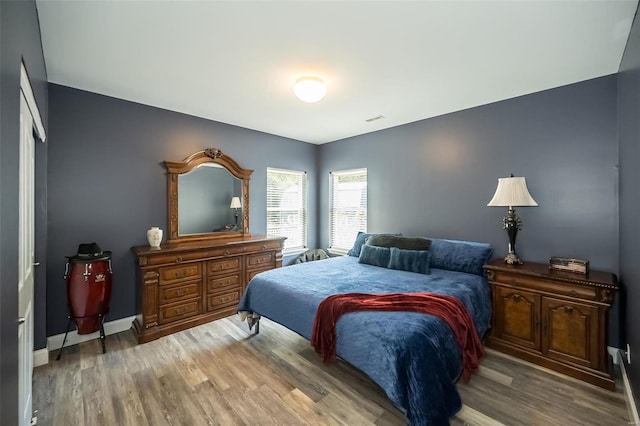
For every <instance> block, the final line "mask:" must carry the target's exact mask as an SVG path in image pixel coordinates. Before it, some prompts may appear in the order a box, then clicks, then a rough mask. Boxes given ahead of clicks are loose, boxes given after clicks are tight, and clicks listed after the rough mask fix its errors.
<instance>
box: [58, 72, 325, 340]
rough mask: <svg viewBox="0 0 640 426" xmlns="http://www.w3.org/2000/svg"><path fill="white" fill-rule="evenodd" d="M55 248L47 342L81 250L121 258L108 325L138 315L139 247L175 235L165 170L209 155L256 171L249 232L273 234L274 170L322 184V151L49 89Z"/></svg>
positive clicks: (62, 316)
mask: <svg viewBox="0 0 640 426" xmlns="http://www.w3.org/2000/svg"><path fill="white" fill-rule="evenodd" d="M49 102H50V103H49V110H50V112H51V120H50V121H51V124H50V131H49V138H50V141H51V142H50V147H49V174H48V176H49V187H48V191H49V244H48V262H47V280H48V286H49V291H48V292H47V325H46V327H47V335H49V336H50V335H55V334H58V333H63V332H64V330H65V326H66V316H67V306H66V299H65V298H66V296H65V283H64V280H63V278H62V275H63V272H64V265H65V256H69V255H73V254H74V253H75V252H76V250H77V247H78V244H79V243H83V242H93V241H95V242H97V243H98V244H99V245H100V246H101V247H102V249H103V250H111V251H112V252H113V268H114V281H113V293H112V298H111V312H110V314H109V315H108V316H107V320H108V321H112V320H115V319H118V318H123V317H126V316H130V315H134V314H135V312H136V308H137V307H136V306H135V300H136V297H135V293H136V282H135V268H134V266H135V265H134V257H133V255H132V253H131V251H130V248H131V247H132V246H136V245H146V244H147V239H146V231H147V229H149V227H150V226H157V225H160V227H161V228H163V229H164V230H165V232H166V230H167V196H166V192H167V189H166V185H167V179H166V174H165V168H164V166H163V165H162V161H164V160H171V161H179V160H182V159H184V158H186V157H187V156H189V155H190V154H192V153H194V152H196V151H199V150H202V149H204V148H207V147H215V148H219V149H221V150H222V151H223V152H224V153H226V154H228V155H229V156H231V157H232V158H233V159H235V160H236V161H237V162H238V163H239V164H240V166H241V167H244V168H247V169H253V170H254V172H253V174H252V175H251V181H250V189H249V191H250V197H251V202H250V227H251V232H252V233H254V234H264V233H265V232H266V180H267V167H278V168H287V169H294V170H305V171H307V172H308V173H309V181H311V182H313V181H314V180H315V179H316V168H315V152H316V147H315V146H314V145H310V144H307V143H302V142H299V141H294V140H291V139H285V138H282V137H278V136H274V135H269V134H265V133H260V132H256V131H252V130H249V129H244V128H240V127H235V126H231V125H226V124H222V123H217V122H213V121H209V120H204V119H200V118H196V117H192V116H187V115H183V114H179V113H175V112H171V111H166V110H162V109H158V108H153V107H149V106H145V105H141V104H136V103H132V102H127V101H123V100H119V99H114V98H109V97H106V96H101V95H97V94H94V93H89V92H84V91H80V90H76V89H71V88H68V87H64V86H59V85H55V84H51V85H50V86H49ZM315 199H316V193H315V191H314V190H313V188H310V191H309V213H310V214H309V221H308V233H309V245H310V246H311V247H313V246H315V244H316V241H315V238H314V237H315V229H316V226H317V223H316V215H315V212H316V206H315Z"/></svg>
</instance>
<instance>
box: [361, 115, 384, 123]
mask: <svg viewBox="0 0 640 426" xmlns="http://www.w3.org/2000/svg"><path fill="white" fill-rule="evenodd" d="M383 118H384V117H383V116H381V115H376V116H375V117H371V118H367V119H366V120H364V121H366V122H367V123H371V122H372V121H376V120H382V119H383Z"/></svg>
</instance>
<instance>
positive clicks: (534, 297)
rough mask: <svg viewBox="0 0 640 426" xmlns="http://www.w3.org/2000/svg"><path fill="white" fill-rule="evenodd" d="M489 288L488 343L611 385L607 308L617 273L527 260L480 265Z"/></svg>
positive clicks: (537, 361)
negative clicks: (557, 267)
mask: <svg viewBox="0 0 640 426" xmlns="http://www.w3.org/2000/svg"><path fill="white" fill-rule="evenodd" d="M484 268H485V272H486V275H487V278H488V280H489V283H490V284H491V289H492V293H493V296H492V298H493V316H492V320H491V332H490V334H489V336H488V338H487V341H486V344H487V346H488V347H490V348H494V349H497V350H499V351H501V352H505V353H508V354H511V355H514V356H517V357H519V358H522V359H525V360H527V361H530V362H533V363H536V364H539V365H542V366H544V367H547V368H550V369H552V370H556V371H559V372H561V373H564V374H567V375H569V376H573V377H575V378H578V379H581V380H584V381H586V382H589V383H592V384H594V385H598V386H601V387H603V388H606V389H610V390H613V389H614V388H615V384H614V381H613V379H612V378H611V375H610V367H609V356H608V353H607V330H608V325H607V321H608V320H607V312H608V310H609V307H610V306H611V302H612V300H613V294H614V293H615V291H616V290H617V289H618V284H617V280H616V276H615V275H614V274H611V273H607V272H598V271H590V272H589V274H588V275H582V274H575V273H570V272H563V271H554V270H550V269H549V266H548V265H546V264H540V263H531V262H527V263H525V264H523V265H507V264H505V263H504V261H503V260H502V259H496V260H494V261H493V262H491V263H489V264H488V265H485V266H484Z"/></svg>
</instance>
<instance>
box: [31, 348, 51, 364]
mask: <svg viewBox="0 0 640 426" xmlns="http://www.w3.org/2000/svg"><path fill="white" fill-rule="evenodd" d="M46 364H49V349H48V348H42V349H38V350H37V351H33V368H36V367H40V366H41V365H46Z"/></svg>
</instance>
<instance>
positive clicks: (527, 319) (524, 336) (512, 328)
mask: <svg viewBox="0 0 640 426" xmlns="http://www.w3.org/2000/svg"><path fill="white" fill-rule="evenodd" d="M493 306H494V309H495V313H494V315H495V316H494V324H493V327H494V328H493V331H492V335H493V337H494V338H497V339H500V340H504V341H506V342H510V343H513V344H516V345H518V346H522V347H525V348H529V349H534V350H537V351H539V350H540V295H538V294H534V293H529V292H527V291H522V290H519V289H513V288H508V287H501V286H495V287H494V293H493Z"/></svg>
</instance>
